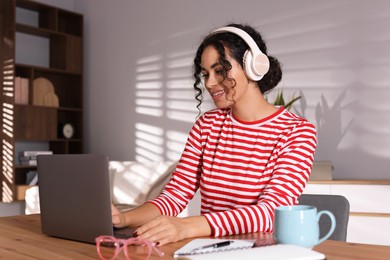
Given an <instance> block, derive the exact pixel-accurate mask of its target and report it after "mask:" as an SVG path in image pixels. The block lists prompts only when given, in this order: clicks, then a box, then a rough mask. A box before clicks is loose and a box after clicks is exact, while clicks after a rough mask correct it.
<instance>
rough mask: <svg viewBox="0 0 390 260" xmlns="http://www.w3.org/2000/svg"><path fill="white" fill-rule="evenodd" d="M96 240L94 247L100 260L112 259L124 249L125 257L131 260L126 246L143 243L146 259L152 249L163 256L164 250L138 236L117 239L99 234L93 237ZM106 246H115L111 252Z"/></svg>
mask: <svg viewBox="0 0 390 260" xmlns="http://www.w3.org/2000/svg"><path fill="white" fill-rule="evenodd" d="M95 241H96V249H97V252H98V255H99V257H100V259H102V260H112V259H115V258H116V257H117V256H118V255H119V253H120V252H121V251H122V250H124V252H125V256H126V259H128V260H131V258H130V256H129V252H128V250H127V248H128V246H131V245H145V247H142V248H144V250H147V255H146V258H145V259H146V260H148V259H149V257H150V255H151V254H152V249H153V250H154V251H155V252H156V253H157V254H158V255H159V256H160V257H162V256H164V252H162V251H161V250H159V249H158V248H157V247H156V246H155V244H154V243H151V242H149V241H147V240H144V239H140V238H135V237H132V238H129V239H117V238H115V237H112V236H99V237H97V238H96V239H95ZM107 247H115V251H114V252H113V251H112V250H110V249H109V248H107Z"/></svg>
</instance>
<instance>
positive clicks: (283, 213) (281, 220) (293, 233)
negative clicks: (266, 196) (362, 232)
mask: <svg viewBox="0 0 390 260" xmlns="http://www.w3.org/2000/svg"><path fill="white" fill-rule="evenodd" d="M324 214H325V215H328V216H329V218H330V220H331V222H332V223H331V227H330V229H329V231H328V233H327V234H326V235H325V236H324V237H322V238H320V231H319V220H320V218H321V216H322V215H324ZM335 227H336V219H335V217H334V215H333V214H332V212H330V211H328V210H322V211H320V212H318V213H317V208H316V207H314V206H308V205H296V206H282V207H278V208H276V210H275V219H274V240H275V241H276V242H277V243H278V244H293V245H298V246H303V247H308V248H312V247H313V246H315V245H318V244H319V243H321V242H323V241H324V240H325V239H327V238H329V237H330V236H331V235H332V233H333V231H334V229H335Z"/></svg>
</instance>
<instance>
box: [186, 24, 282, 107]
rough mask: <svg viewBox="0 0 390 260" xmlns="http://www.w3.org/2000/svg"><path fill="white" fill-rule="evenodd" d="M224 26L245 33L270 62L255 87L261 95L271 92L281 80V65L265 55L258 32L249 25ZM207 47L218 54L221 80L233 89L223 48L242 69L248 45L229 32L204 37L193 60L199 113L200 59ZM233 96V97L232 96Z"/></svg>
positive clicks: (263, 44) (265, 47)
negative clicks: (211, 47)
mask: <svg viewBox="0 0 390 260" xmlns="http://www.w3.org/2000/svg"><path fill="white" fill-rule="evenodd" d="M226 26H230V27H237V28H239V29H241V30H244V31H246V32H247V33H248V34H249V35H250V36H251V37H252V38H253V40H254V41H255V42H256V43H257V45H258V46H259V48H260V50H261V51H262V52H263V53H264V54H265V55H267V56H268V59H269V62H270V68H269V71H268V72H267V73H266V74H265V75H264V77H263V78H262V79H260V80H259V81H257V85H258V87H259V89H260V91H261V93H263V94H265V93H267V92H269V91H271V90H272V89H273V88H275V87H276V85H277V84H278V83H279V82H280V80H281V79H282V68H281V67H282V65H281V64H280V62H279V61H278V60H277V59H276V58H275V57H273V56H269V55H268V54H267V46H266V44H265V42H264V40H263V37H262V36H261V35H260V33H259V32H258V31H256V30H255V29H254V28H253V27H251V26H249V25H243V24H228V25H226ZM208 46H213V47H214V48H215V49H216V50H217V52H218V54H219V63H220V64H221V65H222V69H223V74H222V75H223V80H222V82H224V81H225V80H229V81H231V82H233V84H232V89H234V87H235V82H234V79H230V78H228V76H227V75H228V71H229V70H230V69H231V68H232V65H231V64H230V62H229V61H228V60H227V59H226V53H225V48H226V50H227V51H229V55H230V56H231V57H232V58H234V59H235V60H236V61H237V62H238V63H239V64H240V65H241V67H244V64H243V57H244V54H245V52H246V51H247V50H248V49H249V46H248V44H247V43H246V42H245V41H244V40H243V39H242V38H241V37H240V36H238V35H236V34H234V33H231V32H218V33H215V34H211V35H208V36H206V37H205V38H204V39H203V41H202V43H201V44H200V45H199V47H198V50H197V51H196V55H195V58H194V74H193V76H194V79H195V82H194V85H193V86H194V89H195V99H196V100H197V101H198V105H197V106H196V107H197V108H198V110H199V113H200V106H201V105H202V100H203V96H202V94H203V92H202V87H201V86H200V84H201V82H202V79H201V57H202V53H203V51H204V49H206V47H208ZM222 82H221V83H222ZM233 96H234V95H233Z"/></svg>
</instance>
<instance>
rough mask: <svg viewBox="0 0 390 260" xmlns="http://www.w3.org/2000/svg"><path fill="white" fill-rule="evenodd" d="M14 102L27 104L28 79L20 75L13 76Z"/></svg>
mask: <svg viewBox="0 0 390 260" xmlns="http://www.w3.org/2000/svg"><path fill="white" fill-rule="evenodd" d="M14 87H15V104H23V105H27V104H28V94H29V89H28V79H27V78H22V77H15V83H14Z"/></svg>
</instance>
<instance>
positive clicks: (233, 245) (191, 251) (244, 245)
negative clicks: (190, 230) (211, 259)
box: [175, 238, 255, 257]
mask: <svg viewBox="0 0 390 260" xmlns="http://www.w3.org/2000/svg"><path fill="white" fill-rule="evenodd" d="M226 241H229V242H230V243H229V245H227V246H223V247H218V248H212V247H207V248H203V249H202V248H201V247H204V246H208V245H214V244H216V243H221V242H226ZM254 242H255V240H242V239H212V238H197V239H194V240H192V241H191V242H189V243H187V244H186V245H184V246H183V247H181V248H180V249H178V250H177V251H176V252H175V257H176V256H189V255H201V254H208V253H215V252H224V251H232V250H240V249H248V248H251V247H253V245H254ZM197 249H198V250H197Z"/></svg>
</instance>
